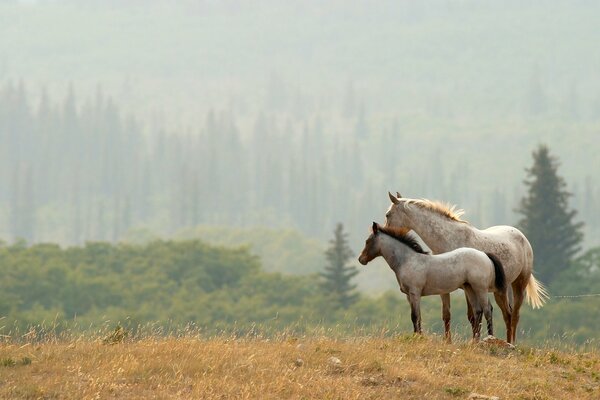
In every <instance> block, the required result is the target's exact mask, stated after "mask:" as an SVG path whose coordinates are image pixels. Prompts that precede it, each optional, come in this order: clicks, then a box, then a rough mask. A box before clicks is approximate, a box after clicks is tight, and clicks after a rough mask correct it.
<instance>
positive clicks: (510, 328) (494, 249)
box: [385, 193, 548, 343]
mask: <svg viewBox="0 0 600 400" xmlns="http://www.w3.org/2000/svg"><path fill="white" fill-rule="evenodd" d="M388 195H389V197H390V200H391V201H392V205H391V206H390V208H389V209H388V210H387V212H386V214H385V221H386V222H385V226H390V227H405V228H410V229H412V230H413V231H415V232H416V233H417V234H418V235H419V236H420V237H421V239H423V241H424V242H425V243H426V244H427V246H429V248H430V249H431V251H432V252H433V253H434V254H440V253H446V252H448V251H452V250H454V249H457V248H459V247H472V248H475V249H477V250H481V251H483V252H485V253H490V254H494V255H495V256H496V257H497V258H498V259H499V260H500V262H501V263H502V265H503V266H504V272H505V275H506V282H507V283H509V284H510V285H511V288H512V307H511V304H507V302H506V301H505V299H504V298H503V297H502V296H498V295H497V294H496V293H494V297H495V299H496V303H497V304H498V306H499V307H500V309H501V310H502V317H503V319H504V323H505V324H506V340H507V341H508V342H509V343H514V342H515V340H516V334H517V326H518V324H519V317H520V313H519V312H520V309H521V305H522V304H523V300H524V299H525V297H526V298H527V301H528V302H529V303H530V304H531V306H532V307H533V308H539V307H542V306H543V304H544V302H545V300H546V298H547V297H548V294H547V292H546V289H545V288H544V286H543V285H542V284H541V282H538V281H537V280H536V279H535V278H534V277H533V274H532V272H533V250H532V249H531V245H530V244H529V241H528V240H527V238H526V237H525V235H523V233H521V231H519V230H518V229H517V228H515V227H512V226H505V225H499V226H493V227H491V228H488V229H484V230H479V229H477V228H475V227H474V226H472V225H471V224H469V223H468V222H466V221H464V220H462V219H461V218H460V217H461V216H462V214H463V211H462V210H455V207H454V206H452V207H450V206H448V205H446V204H443V203H440V202H437V201H431V200H425V199H407V198H403V197H402V196H400V193H397V196H394V195H392V194H391V193H388ZM441 297H442V315H443V319H444V326H445V327H447V329H449V326H450V295H448V294H446V295H442V296H441ZM467 306H468V313H469V321H471V323H472V322H473V314H472V310H471V305H470V304H469V302H468V299H467Z"/></svg>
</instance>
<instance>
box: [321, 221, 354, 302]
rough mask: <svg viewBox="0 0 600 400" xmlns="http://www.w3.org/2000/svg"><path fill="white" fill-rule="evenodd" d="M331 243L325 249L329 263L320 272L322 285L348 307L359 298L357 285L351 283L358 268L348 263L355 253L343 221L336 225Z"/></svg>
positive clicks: (335, 299) (334, 298)
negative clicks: (356, 290)
mask: <svg viewBox="0 0 600 400" xmlns="http://www.w3.org/2000/svg"><path fill="white" fill-rule="evenodd" d="M329 243H330V244H331V246H330V247H329V248H328V249H327V251H325V257H326V258H327V261H328V265H327V266H326V267H325V271H324V272H321V273H320V275H321V277H322V278H323V281H322V282H321V287H322V289H323V291H324V292H325V294H326V295H327V296H328V297H330V298H332V299H333V301H334V302H335V303H336V305H337V306H338V307H342V308H348V307H350V306H351V305H352V304H353V303H354V302H355V301H356V300H357V299H358V293H356V292H355V289H356V285H353V284H352V283H350V281H351V280H352V278H354V277H355V276H356V275H357V274H358V269H357V268H356V267H354V266H351V265H348V260H349V259H350V258H351V257H352V256H353V255H354V253H353V252H352V250H351V249H350V247H349V246H348V239H347V234H346V233H345V232H344V226H343V225H342V224H341V223H338V224H337V225H336V227H335V231H334V237H333V239H332V240H330V241H329Z"/></svg>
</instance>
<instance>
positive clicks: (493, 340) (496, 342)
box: [479, 335, 516, 350]
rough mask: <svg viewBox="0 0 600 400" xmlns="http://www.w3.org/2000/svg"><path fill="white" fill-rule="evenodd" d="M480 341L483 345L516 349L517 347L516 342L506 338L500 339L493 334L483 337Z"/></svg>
mask: <svg viewBox="0 0 600 400" xmlns="http://www.w3.org/2000/svg"><path fill="white" fill-rule="evenodd" d="M479 343H480V344H482V345H488V346H496V347H501V348H503V349H508V350H514V349H515V348H516V347H515V345H514V344H511V343H508V342H507V341H506V340H502V339H498V338H497V337H494V336H491V335H490V336H487V337H485V338H483V339H481V342H479Z"/></svg>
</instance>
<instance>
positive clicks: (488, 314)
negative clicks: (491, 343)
mask: <svg viewBox="0 0 600 400" xmlns="http://www.w3.org/2000/svg"><path fill="white" fill-rule="evenodd" d="M484 299H485V302H486V304H484V305H483V315H484V316H485V320H486V321H487V330H488V335H489V336H494V322H493V321H492V318H493V311H494V307H493V306H492V302H491V301H490V299H488V296H487V295H486V296H485V297H484Z"/></svg>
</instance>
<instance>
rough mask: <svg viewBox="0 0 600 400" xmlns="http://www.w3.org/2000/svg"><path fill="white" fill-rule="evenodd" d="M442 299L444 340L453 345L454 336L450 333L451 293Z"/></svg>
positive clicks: (443, 295) (444, 295) (442, 296)
mask: <svg viewBox="0 0 600 400" xmlns="http://www.w3.org/2000/svg"><path fill="white" fill-rule="evenodd" d="M440 297H441V298H442V320H443V321H444V339H446V341H447V342H448V343H452V335H451V333H450V293H446V294H442V295H440Z"/></svg>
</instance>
